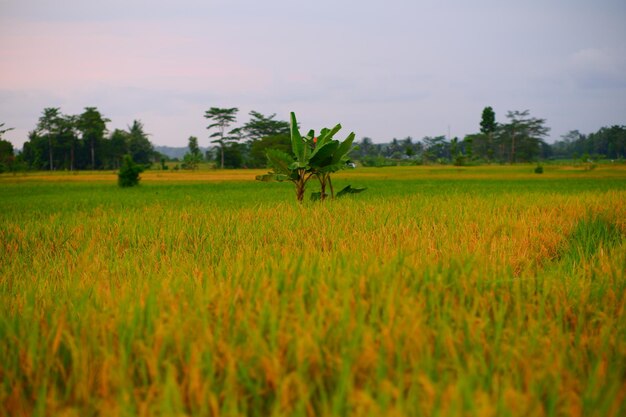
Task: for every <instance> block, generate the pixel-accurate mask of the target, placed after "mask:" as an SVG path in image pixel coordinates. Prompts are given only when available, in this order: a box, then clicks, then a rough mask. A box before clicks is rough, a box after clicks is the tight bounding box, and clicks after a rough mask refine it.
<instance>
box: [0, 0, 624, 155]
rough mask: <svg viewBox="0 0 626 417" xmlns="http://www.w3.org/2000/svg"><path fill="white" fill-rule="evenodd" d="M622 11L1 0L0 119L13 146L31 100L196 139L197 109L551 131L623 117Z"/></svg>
mask: <svg viewBox="0 0 626 417" xmlns="http://www.w3.org/2000/svg"><path fill="white" fill-rule="evenodd" d="M624 22H626V1H624V0H594V1H591V0H584V1H583V0H551V1H545V0H525V1H519V0H518V1H509V0H474V1H469V0H466V1H460V0H448V1H446V0H438V1H436V0H433V1H428V0H385V1H382V0H381V1H371V0H316V1H314V2H311V1H304V0H265V1H258V0H204V1H201V0H177V1H175V0H107V1H101V0H93V1H92V0H0V123H5V128H6V127H13V128H15V129H14V130H12V131H10V132H7V133H6V134H5V135H4V137H5V139H8V140H10V141H11V142H12V143H13V144H14V145H15V146H16V147H18V148H21V146H22V144H23V142H24V141H25V140H26V139H27V135H28V132H29V131H30V130H33V129H34V127H35V126H36V124H37V120H38V118H39V116H40V115H41V113H42V111H43V109H44V108H46V107H60V108H61V111H62V112H63V113H65V114H80V113H81V112H82V111H83V109H84V107H88V106H95V107H97V108H98V109H99V110H100V111H101V113H102V114H103V115H104V116H105V117H107V118H109V119H110V120H111V122H110V123H109V124H108V129H109V130H110V131H112V130H113V129H115V128H122V129H124V128H127V126H129V125H131V124H132V122H133V120H135V119H137V120H141V121H142V122H143V124H144V126H145V130H146V132H148V133H150V135H151V136H150V140H151V141H152V142H153V143H154V144H156V145H167V146H186V145H187V140H188V138H189V136H197V137H198V138H199V143H200V145H201V146H208V145H209V138H208V134H209V132H208V131H207V130H206V126H207V125H208V124H209V123H208V121H207V120H206V119H205V118H204V112H205V111H206V110H208V109H209V108H211V107H238V108H239V109H240V110H239V114H238V125H241V124H243V123H245V122H247V121H248V120H249V116H248V113H249V112H250V111H251V110H255V111H259V112H261V113H263V114H266V115H269V114H273V113H276V114H277V116H276V117H277V118H278V119H281V120H288V115H289V112H290V111H295V112H296V115H297V116H298V120H299V121H300V123H301V126H302V129H303V130H308V129H310V128H313V129H316V130H319V129H320V128H322V127H326V126H334V125H335V124H336V123H341V124H342V126H343V129H344V134H345V135H347V133H348V132H350V131H354V132H355V133H356V135H357V138H362V137H365V136H367V137H370V138H372V139H373V140H374V141H375V142H388V141H390V140H391V139H392V138H394V137H395V138H398V139H402V138H405V137H407V136H411V137H413V138H414V139H418V140H419V139H421V138H422V137H424V136H439V135H448V134H450V135H451V136H452V137H454V136H458V137H460V138H462V137H463V136H464V135H466V134H469V133H474V132H477V131H478V130H479V123H480V116H481V113H482V110H483V108H484V107H486V106H491V107H493V109H494V110H495V112H496V119H497V121H499V122H506V113H507V111H512V110H526V109H528V110H530V115H531V116H533V117H538V118H542V119H545V120H546V125H547V126H548V127H550V128H551V132H550V137H549V138H548V141H554V140H558V139H559V138H560V137H561V135H564V134H565V133H567V132H568V131H570V130H574V129H577V130H579V131H580V132H582V133H591V132H594V131H596V130H598V129H599V128H601V127H603V126H610V125H615V124H619V125H626V25H625V24H624ZM340 136H341V135H340Z"/></svg>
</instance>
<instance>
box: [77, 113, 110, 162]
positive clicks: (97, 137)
mask: <svg viewBox="0 0 626 417" xmlns="http://www.w3.org/2000/svg"><path fill="white" fill-rule="evenodd" d="M108 122H110V120H109V119H106V118H104V117H102V114H100V112H99V111H98V109H97V108H96V107H85V111H84V112H83V113H82V114H81V115H80V116H78V119H77V121H76V127H77V128H78V130H79V131H80V132H81V134H82V139H83V141H84V142H85V143H86V144H88V146H89V150H90V155H91V169H96V148H97V147H98V146H99V145H100V144H101V143H102V140H103V139H104V133H105V132H106V130H107V128H106V124H107V123H108Z"/></svg>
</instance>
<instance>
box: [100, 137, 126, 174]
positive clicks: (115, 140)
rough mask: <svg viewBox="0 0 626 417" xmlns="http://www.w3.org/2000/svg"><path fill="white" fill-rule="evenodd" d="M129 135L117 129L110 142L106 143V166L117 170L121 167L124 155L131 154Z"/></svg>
mask: <svg viewBox="0 0 626 417" xmlns="http://www.w3.org/2000/svg"><path fill="white" fill-rule="evenodd" d="M129 142H130V137H129V133H128V132H126V131H125V130H122V129H115V130H114V131H113V132H112V133H111V136H110V137H109V140H108V141H106V142H105V143H106V145H107V149H106V161H107V162H106V165H107V166H108V167H109V168H112V169H117V168H119V167H120V164H121V162H122V159H123V158H124V155H126V154H127V153H128V152H129Z"/></svg>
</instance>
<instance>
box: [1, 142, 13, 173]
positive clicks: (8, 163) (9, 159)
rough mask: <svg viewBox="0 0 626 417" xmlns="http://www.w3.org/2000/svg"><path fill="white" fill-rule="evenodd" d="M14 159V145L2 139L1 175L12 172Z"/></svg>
mask: <svg viewBox="0 0 626 417" xmlns="http://www.w3.org/2000/svg"><path fill="white" fill-rule="evenodd" d="M14 159H15V155H14V150H13V144H12V143H11V142H9V141H8V140H4V139H0V173H2V172H5V171H10V170H11V169H12V167H13V161H14Z"/></svg>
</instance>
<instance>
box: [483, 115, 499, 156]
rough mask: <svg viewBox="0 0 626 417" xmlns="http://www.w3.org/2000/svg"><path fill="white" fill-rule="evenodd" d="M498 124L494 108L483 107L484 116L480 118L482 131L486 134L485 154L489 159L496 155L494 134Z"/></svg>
mask: <svg viewBox="0 0 626 417" xmlns="http://www.w3.org/2000/svg"><path fill="white" fill-rule="evenodd" d="M497 127H498V124H497V123H496V113H495V112H494V111H493V109H492V108H491V107H490V106H489V107H485V108H484V109H483V113H482V117H481V120H480V133H482V134H483V135H485V136H484V137H485V139H486V143H485V156H486V157H487V160H488V161H491V160H492V159H493V155H494V149H493V148H494V143H493V141H494V134H495V132H496V129H497Z"/></svg>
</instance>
